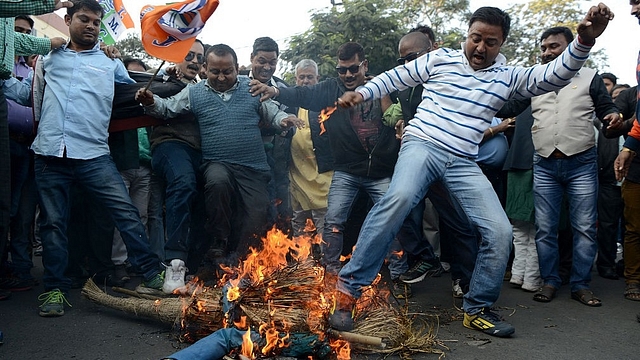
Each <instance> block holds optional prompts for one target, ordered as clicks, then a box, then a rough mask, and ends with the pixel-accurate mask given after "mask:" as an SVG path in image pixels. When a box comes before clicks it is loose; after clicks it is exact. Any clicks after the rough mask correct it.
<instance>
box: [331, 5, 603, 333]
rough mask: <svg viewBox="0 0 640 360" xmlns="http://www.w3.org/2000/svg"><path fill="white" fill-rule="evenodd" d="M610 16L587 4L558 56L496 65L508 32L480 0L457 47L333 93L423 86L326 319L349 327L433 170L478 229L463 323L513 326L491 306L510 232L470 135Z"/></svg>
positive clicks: (557, 68) (350, 98)
mask: <svg viewBox="0 0 640 360" xmlns="http://www.w3.org/2000/svg"><path fill="white" fill-rule="evenodd" d="M611 19H613V13H612V12H611V11H610V9H609V8H608V7H607V6H606V5H604V4H602V3H601V4H599V5H598V6H593V7H591V8H590V9H589V11H588V13H587V15H586V16H585V18H584V19H583V20H582V21H581V23H580V24H579V25H578V33H579V37H578V39H577V40H576V41H573V42H572V43H571V45H570V46H569V47H568V48H567V51H566V52H565V53H564V54H563V56H561V57H558V59H556V60H554V61H552V62H550V63H548V64H546V65H537V66H533V67H529V68H524V67H517V66H507V65H505V62H506V59H505V57H504V56H503V55H501V54H500V49H501V47H502V44H504V42H505V40H506V39H507V36H508V35H509V30H510V26H511V19H510V17H509V15H508V14H506V13H505V12H503V11H502V10H500V9H498V8H495V7H482V8H479V9H478V10H476V11H475V12H474V13H473V14H472V16H471V19H470V20H469V30H468V35H467V38H466V41H465V43H464V45H463V48H462V50H453V49H445V48H441V49H438V50H436V51H433V52H430V53H428V54H426V55H423V56H421V57H419V58H417V59H416V60H414V61H411V62H409V63H407V64H405V65H400V66H397V67H396V68H394V69H391V70H389V71H386V72H385V73H383V74H380V75H378V76H376V77H375V78H373V79H371V80H370V81H369V82H367V83H366V84H365V85H364V86H363V87H361V88H359V89H358V90H357V91H351V92H347V93H345V94H344V95H342V96H341V97H340V99H338V104H339V105H340V106H342V107H345V108H351V107H356V108H357V107H358V106H361V105H362V104H366V103H367V102H369V101H371V100H372V99H376V98H380V97H383V96H385V95H387V94H388V93H389V92H391V91H395V90H404V89H406V88H409V87H411V86H417V85H419V84H423V86H424V88H425V90H424V92H423V94H425V96H424V98H423V100H422V102H421V103H420V106H419V107H418V111H417V113H416V114H415V116H414V118H413V119H412V120H411V121H410V122H409V126H408V127H407V129H405V132H404V136H403V141H402V148H401V150H400V154H399V156H398V162H397V164H396V166H395V171H394V173H393V177H392V180H391V184H390V185H389V190H388V191H387V192H386V194H385V195H384V197H383V198H382V199H381V200H380V201H379V202H378V203H376V205H374V207H373V209H372V210H371V211H370V212H369V214H368V215H367V219H366V220H365V222H364V225H363V227H362V230H361V231H360V236H359V237H358V242H357V243H356V248H355V250H354V252H353V254H352V257H351V260H350V261H349V263H347V265H346V266H345V267H344V268H342V270H341V271H340V274H339V280H338V290H339V291H337V292H336V295H335V303H334V307H333V309H332V311H331V315H330V316H329V324H330V326H331V327H333V328H335V329H338V330H343V331H348V330H351V329H352V328H353V326H354V312H355V305H356V299H357V298H359V297H360V296H361V291H362V289H363V288H364V287H366V286H368V285H370V284H371V283H372V282H373V280H374V279H375V278H376V276H377V273H378V271H379V269H380V266H381V265H382V263H383V261H384V258H385V255H386V253H387V251H388V250H389V248H390V245H391V243H392V241H393V238H394V237H395V235H396V234H397V233H398V231H399V229H400V227H401V225H402V219H404V218H405V217H406V216H407V215H408V214H409V212H410V211H411V209H412V208H413V207H415V205H416V204H417V202H418V201H421V200H422V198H423V197H424V195H425V194H426V192H427V190H428V189H429V187H430V185H431V184H432V183H433V182H435V181H438V180H440V181H442V183H443V184H444V186H445V187H446V188H447V190H448V191H449V193H450V194H451V196H452V197H453V198H455V199H456V200H457V201H458V202H459V204H460V205H461V207H462V209H463V210H464V212H465V214H466V215H467V216H468V218H469V219H470V221H471V222H472V224H473V225H474V227H475V228H476V229H477V231H478V232H479V233H480V236H481V237H482V241H481V242H480V245H479V248H478V255H477V258H476V267H475V269H474V271H473V275H472V277H471V283H470V285H469V292H468V293H467V294H465V296H464V301H463V309H464V320H463V325H464V326H465V327H467V328H470V329H474V330H478V331H482V332H484V333H486V334H488V335H491V336H498V337H507V336H511V335H512V334H513V333H514V332H515V328H514V327H513V326H512V325H511V324H509V323H507V322H506V321H504V320H502V319H501V318H500V316H498V315H497V314H495V313H494V312H492V311H491V308H492V306H494V304H495V302H496V301H497V300H498V297H499V296H500V289H501V288H502V280H503V277H504V274H505V271H506V267H507V262H508V259H509V253H510V249H511V240H512V236H513V234H512V231H511V225H510V224H509V219H508V218H507V216H506V215H505V213H504V210H503V208H502V204H501V203H500V201H499V199H498V197H497V195H496V193H495V192H494V191H493V188H492V186H491V184H490V183H489V181H488V180H487V178H486V177H485V176H484V174H483V173H482V171H481V170H480V168H479V167H478V165H477V164H476V162H475V158H476V157H477V154H478V145H479V143H480V142H481V140H482V139H483V135H484V132H485V130H487V128H488V127H489V126H490V123H491V120H492V118H493V116H494V115H495V114H496V112H497V111H498V110H499V109H500V108H501V107H502V106H503V105H504V103H505V102H506V100H507V99H508V98H509V97H512V96H514V97H516V98H527V97H531V96H535V95H541V94H544V93H546V92H549V91H553V90H558V89H561V88H562V87H563V86H565V85H566V84H567V83H568V82H569V81H570V79H571V78H572V77H573V76H574V75H575V73H576V72H577V70H578V69H580V67H582V65H583V63H584V62H585V61H586V59H587V58H588V55H589V51H590V50H591V47H592V46H593V45H594V44H595V39H596V38H597V37H598V36H600V34H601V33H602V32H603V31H604V29H605V28H606V26H607V24H608V23H609V21H610V20H611ZM452 84H455V86H452ZM539 84H544V85H545V86H544V87H541V86H539ZM562 120H566V119H562ZM592 136H593V134H592Z"/></svg>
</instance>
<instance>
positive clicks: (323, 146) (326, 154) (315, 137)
mask: <svg viewBox="0 0 640 360" xmlns="http://www.w3.org/2000/svg"><path fill="white" fill-rule="evenodd" d="M293 113H294V114H298V108H293ZM319 115H320V113H319V112H318V111H309V130H311V142H312V143H313V153H314V154H315V155H316V163H317V164H318V173H320V174H322V173H324V172H327V171H330V170H333V153H332V152H331V143H330V140H329V137H330V136H329V134H327V133H324V134H322V136H320V132H321V129H320V123H319V122H318V116H319ZM289 154H291V152H289Z"/></svg>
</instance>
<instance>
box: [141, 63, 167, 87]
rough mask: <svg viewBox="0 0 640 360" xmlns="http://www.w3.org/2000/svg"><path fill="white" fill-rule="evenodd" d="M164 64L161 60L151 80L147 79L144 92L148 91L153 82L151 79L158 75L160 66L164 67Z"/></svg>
mask: <svg viewBox="0 0 640 360" xmlns="http://www.w3.org/2000/svg"><path fill="white" fill-rule="evenodd" d="M165 62H166V60H162V62H161V63H160V66H158V68H157V69H156V71H155V72H154V73H153V76H151V79H149V81H148V82H147V85H146V86H145V87H144V91H147V90H149V86H151V82H152V81H153V79H155V78H156V75H158V71H160V69H162V66H163V65H164V63H165Z"/></svg>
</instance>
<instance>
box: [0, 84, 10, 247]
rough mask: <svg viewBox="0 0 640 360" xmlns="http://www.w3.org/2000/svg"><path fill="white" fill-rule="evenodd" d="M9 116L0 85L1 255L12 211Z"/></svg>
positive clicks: (5, 244) (5, 242) (7, 234)
mask: <svg viewBox="0 0 640 360" xmlns="http://www.w3.org/2000/svg"><path fill="white" fill-rule="evenodd" d="M7 116H8V112H7V99H6V98H5V96H4V92H3V91H2V87H1V86H0V255H3V254H4V253H5V251H6V248H7V239H8V236H9V218H10V212H11V155H10V152H9V125H8V124H7Z"/></svg>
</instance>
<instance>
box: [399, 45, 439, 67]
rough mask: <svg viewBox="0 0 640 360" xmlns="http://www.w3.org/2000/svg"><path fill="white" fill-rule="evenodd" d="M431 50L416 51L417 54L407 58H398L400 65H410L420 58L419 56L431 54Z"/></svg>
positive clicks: (410, 54)
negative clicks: (410, 62)
mask: <svg viewBox="0 0 640 360" xmlns="http://www.w3.org/2000/svg"><path fill="white" fill-rule="evenodd" d="M430 50H431V49H426V50H422V51H416V52H412V53H409V54H407V56H403V57H399V58H398V60H397V61H398V65H404V64H406V63H408V62H409V61H413V60H415V59H417V58H418V56H420V55H422V54H424V53H427V52H429V51H430Z"/></svg>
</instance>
